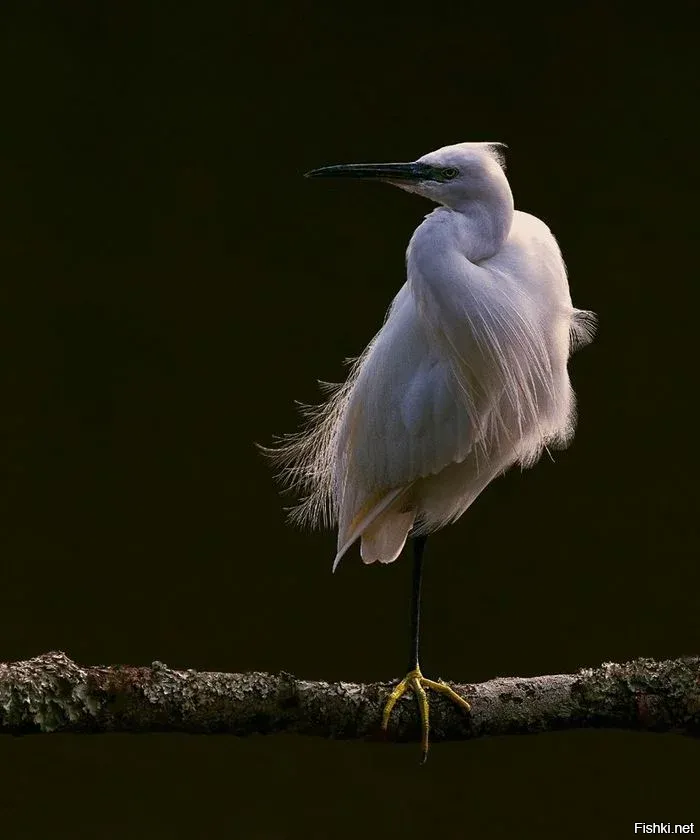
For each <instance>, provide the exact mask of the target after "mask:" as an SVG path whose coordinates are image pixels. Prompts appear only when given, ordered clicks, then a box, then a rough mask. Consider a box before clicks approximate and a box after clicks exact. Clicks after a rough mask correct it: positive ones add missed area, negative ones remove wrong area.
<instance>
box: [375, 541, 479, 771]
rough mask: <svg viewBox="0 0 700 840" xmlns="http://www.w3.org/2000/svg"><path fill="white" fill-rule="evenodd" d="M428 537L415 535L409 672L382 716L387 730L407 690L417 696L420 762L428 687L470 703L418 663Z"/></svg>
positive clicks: (426, 724)
mask: <svg viewBox="0 0 700 840" xmlns="http://www.w3.org/2000/svg"><path fill="white" fill-rule="evenodd" d="M427 539H428V538H427V536H420V537H414V538H413V586H412V588H411V648H410V651H409V657H408V673H407V674H406V676H405V677H404V678H403V679H402V680H401V682H400V683H399V684H398V685H397V686H396V688H395V689H394V690H393V691H392V692H391V694H390V695H389V699H388V700H387V702H386V705H385V706H384V714H383V715H382V729H384V730H385V731H386V729H387V728H388V726H389V717H390V716H391V712H392V711H393V709H394V706H395V705H396V703H397V702H398V701H399V700H400V698H401V697H402V696H403V695H404V694H405V693H406V691H408V689H409V688H410V689H411V691H413V693H414V694H415V696H416V700H417V702H418V710H419V712H420V719H421V747H422V759H421V764H424V763H425V761H426V759H427V758H428V745H429V740H428V739H429V733H430V718H429V704H428V696H427V694H426V693H425V689H426V688H432V689H433V690H434V691H439V692H440V693H441V694H445V695H447V696H448V697H449V698H450V699H451V700H452V701H453V702H455V703H457V705H459V706H461V707H462V708H463V709H465V710H466V711H467V712H468V711H469V710H470V709H471V706H470V705H469V703H467V701H466V700H465V699H464V698H463V697H460V696H459V694H457V692H456V691H453V690H452V689H451V688H450V687H449V685H445V684H444V683H442V682H435V681H434V680H428V679H426V678H425V677H424V676H423V674H422V673H421V670H420V665H419V663H418V653H419V649H420V600H421V584H422V581H423V553H424V551H425V543H426V541H427Z"/></svg>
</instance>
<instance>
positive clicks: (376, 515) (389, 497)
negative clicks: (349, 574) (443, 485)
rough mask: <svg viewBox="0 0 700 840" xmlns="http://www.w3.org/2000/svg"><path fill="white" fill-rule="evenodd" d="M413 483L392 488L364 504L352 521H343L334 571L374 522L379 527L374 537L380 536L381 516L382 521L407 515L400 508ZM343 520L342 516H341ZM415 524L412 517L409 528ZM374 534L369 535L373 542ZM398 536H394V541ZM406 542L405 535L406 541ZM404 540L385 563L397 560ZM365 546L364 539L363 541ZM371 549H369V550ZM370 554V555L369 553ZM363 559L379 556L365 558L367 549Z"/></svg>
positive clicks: (413, 514)
mask: <svg viewBox="0 0 700 840" xmlns="http://www.w3.org/2000/svg"><path fill="white" fill-rule="evenodd" d="M411 486H412V485H411V484H409V485H407V486H406V487H397V488H396V489H394V490H391V491H390V492H389V493H386V494H385V495H384V496H382V497H381V498H380V499H379V500H377V501H373V502H372V503H370V504H368V505H365V506H363V507H362V508H361V509H360V511H359V513H358V514H356V515H355V516H354V517H353V519H352V521H351V522H350V523H349V524H347V525H344V524H343V523H342V521H341V525H340V528H339V530H338V553H337V554H336V555H335V560H334V561H333V571H335V570H336V568H337V566H338V563H340V561H341V559H342V557H343V555H344V554H345V552H346V551H347V550H348V549H349V548H350V546H351V545H352V544H353V543H354V542H356V541H357V540H358V539H360V537H364V534H365V533H366V532H367V531H368V530H369V529H370V528H372V526H373V525H374V523H377V529H376V530H375V532H373V534H374V538H375V539H376V538H378V537H379V530H378V529H379V527H380V526H379V520H380V518H381V520H382V521H385V520H386V521H387V522H390V521H391V518H395V517H396V516H406V514H401V513H399V508H400V505H401V504H402V502H403V501H404V499H405V496H406V494H407V492H408V490H409V489H410V488H411ZM414 516H415V513H412V514H411V517H414ZM341 520H342V517H341ZM411 524H413V519H411V523H410V524H409V526H408V528H407V533H408V529H409V528H410V527H411ZM372 539H373V536H370V537H369V541H370V543H371V541H372ZM397 539H398V537H395V538H394V542H396V540H397ZM403 542H405V537H404V541H403ZM403 542H402V543H401V545H400V547H399V549H398V551H397V552H396V555H395V556H393V557H391V558H390V559H388V560H382V562H384V563H391V562H392V560H395V559H396V557H398V555H399V553H400V552H401V548H402V547H403ZM363 547H364V541H363ZM369 550H370V549H367V551H369ZM368 556H369V555H368ZM362 559H363V560H364V561H365V563H372V562H374V560H375V559H379V558H378V557H376V558H375V557H374V556H373V558H372V559H371V560H367V559H365V551H363V555H362Z"/></svg>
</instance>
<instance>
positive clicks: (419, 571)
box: [408, 536, 428, 671]
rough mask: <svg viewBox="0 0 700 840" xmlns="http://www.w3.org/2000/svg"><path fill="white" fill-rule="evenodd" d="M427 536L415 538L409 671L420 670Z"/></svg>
mask: <svg viewBox="0 0 700 840" xmlns="http://www.w3.org/2000/svg"><path fill="white" fill-rule="evenodd" d="M427 541H428V538H427V536H423V537H414V538H413V585H412V588H411V649H410V651H409V654H408V670H409V671H415V670H416V669H417V668H418V654H419V652H420V591H421V583H422V581H423V552H424V551H425V544H426V542H427Z"/></svg>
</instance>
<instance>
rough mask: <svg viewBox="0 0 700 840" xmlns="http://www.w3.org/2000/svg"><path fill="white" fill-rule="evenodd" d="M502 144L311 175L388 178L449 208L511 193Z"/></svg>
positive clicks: (353, 165)
mask: <svg viewBox="0 0 700 840" xmlns="http://www.w3.org/2000/svg"><path fill="white" fill-rule="evenodd" d="M504 148H505V147H504V145H503V144H502V143H457V144H456V145H454V146H443V148H442V149H438V150H437V151H435V152H429V153H428V154H427V155H423V157H420V158H418V160H416V161H413V162H411V163H350V164H340V165H338V166H324V167H322V168H321V169H312V170H311V172H307V173H306V177H307V178H363V179H373V180H378V181H385V182H386V183H388V184H393V185H394V186H396V187H400V188H401V189H403V190H407V191H408V192H414V193H418V195H423V196H425V197H426V198H429V199H431V201H435V202H436V203H438V204H444V205H445V206H446V207H452V208H455V209H457V208H461V207H462V206H463V205H464V204H465V203H468V202H471V201H485V200H486V201H488V200H489V199H491V198H493V197H495V196H502V195H503V193H504V190H505V192H507V194H508V195H510V188H509V186H508V181H507V180H506V176H505V174H504V171H503V149H504Z"/></svg>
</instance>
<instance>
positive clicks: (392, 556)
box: [360, 510, 416, 563]
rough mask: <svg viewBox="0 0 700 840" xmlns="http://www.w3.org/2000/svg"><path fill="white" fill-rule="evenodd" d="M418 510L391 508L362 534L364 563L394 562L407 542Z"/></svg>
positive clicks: (361, 552) (361, 546)
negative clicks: (404, 511) (404, 510)
mask: <svg viewBox="0 0 700 840" xmlns="http://www.w3.org/2000/svg"><path fill="white" fill-rule="evenodd" d="M415 518H416V512H415V511H414V510H409V511H407V512H406V513H399V512H398V511H393V510H390V511H388V512H387V513H385V514H384V515H383V516H380V517H378V518H377V519H375V521H374V522H373V523H372V524H371V525H370V526H369V527H368V528H367V530H366V531H365V532H364V533H363V534H362V542H361V545H360V554H361V555H362V562H363V563H375V562H376V561H377V560H378V561H379V562H380V563H393V562H394V560H396V558H397V557H398V556H399V554H401V551H402V549H403V547H404V545H405V544H406V538H407V536H408V532H409V531H410V530H411V528H412V527H413V521H414V520H415Z"/></svg>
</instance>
